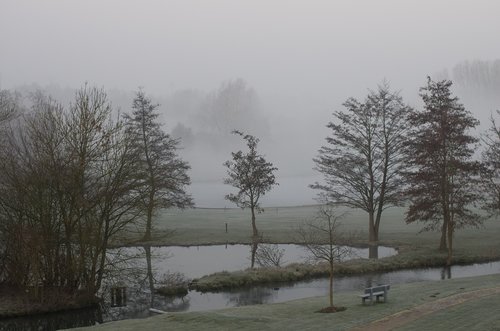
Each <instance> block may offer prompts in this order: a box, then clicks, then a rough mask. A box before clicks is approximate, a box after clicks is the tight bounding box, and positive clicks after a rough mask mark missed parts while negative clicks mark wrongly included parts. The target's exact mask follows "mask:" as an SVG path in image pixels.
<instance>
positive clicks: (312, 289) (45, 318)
mask: <svg viewBox="0 0 500 331" xmlns="http://www.w3.org/2000/svg"><path fill="white" fill-rule="evenodd" d="M286 248H287V252H286V254H287V257H286V258H285V260H287V262H293V260H294V259H295V258H299V259H303V257H304V255H305V254H304V252H303V251H302V250H301V249H300V247H297V246H296V245H289V247H286ZM127 250H128V253H131V254H136V253H141V248H127ZM152 250H153V252H154V254H153V257H152V260H153V264H157V267H158V268H157V269H158V270H157V271H158V272H162V271H165V270H175V271H177V270H182V272H185V273H186V274H187V275H190V276H189V277H199V275H201V274H205V271H208V273H210V272H212V271H221V270H224V269H225V270H238V269H242V268H243V269H244V268H246V267H248V265H249V261H248V259H247V256H248V255H249V246H248V245H232V246H231V245H228V248H227V249H226V247H225V245H223V246H210V247H207V246H200V247H157V248H153V249H152ZM143 252H144V251H143V250H142V255H144V253H143ZM195 252H197V253H196V254H195ZM207 252H212V253H210V254H209V253H207ZM214 252H218V253H219V254H223V255H221V257H220V258H219V259H217V260H213V257H212V260H210V261H206V259H208V258H209V257H211V256H213V255H212V254H214ZM226 253H228V254H227V256H226V255H224V254H226ZM394 253H396V251H394V250H391V249H387V250H386V249H381V250H380V251H379V254H380V256H384V255H385V254H388V255H391V254H394ZM169 254H170V255H172V254H173V255H174V256H172V257H170V258H167V257H168V256H169ZM183 254H185V255H183ZM190 254H195V255H196V256H197V257H193V256H191V255H190ZM357 254H360V255H361V254H367V249H365V250H363V249H362V250H360V251H359V252H357ZM233 255H237V256H238V258H233ZM176 257H177V259H176ZM142 259H144V257H142ZM288 259H289V260H288ZM186 260H188V261H190V263H189V264H184V263H182V261H186ZM141 263H142V262H141ZM134 264H135V263H134ZM192 265H196V267H191V266H192ZM496 273H500V262H493V263H483V264H474V265H468V266H453V267H451V268H448V269H443V268H430V269H414V270H401V271H394V272H388V273H374V274H365V275H360V276H349V277H336V278H335V282H334V286H335V292H337V293H338V292H345V291H361V290H362V289H363V288H364V287H367V286H371V285H373V284H379V283H389V284H393V285H396V284H401V283H410V282H416V281H425V280H440V279H448V278H461V277H469V276H478V275H487V274H496ZM327 294H328V280H327V279H317V280H310V281H302V282H296V283H293V284H283V283H281V284H268V285H267V286H256V287H252V288H246V289H238V290H234V291H225V292H219V293H200V292H197V291H189V293H188V295H186V296H185V297H184V298H168V297H163V296H160V295H154V297H153V298H152V297H151V293H150V292H149V290H148V289H147V286H145V287H129V288H128V289H127V295H128V301H127V305H126V306H125V307H110V306H109V303H108V304H107V305H106V306H105V307H104V308H103V309H102V310H95V309H87V310H78V311H69V312H64V313H54V314H45V315H40V316H30V317H23V318H13V319H4V320H0V330H56V329H58V328H69V327H77V326H83V325H93V324H95V323H96V322H99V323H102V322H106V321H111V320H119V319H128V318H142V317H147V316H150V315H151V313H150V312H149V308H150V307H153V308H156V309H160V310H164V311H168V312H173V311H203V310H212V309H220V308H228V307H236V306H244V305H250V304H268V303H278V302H285V301H290V300H295V299H301V298H307V297H313V296H326V295H327Z"/></svg>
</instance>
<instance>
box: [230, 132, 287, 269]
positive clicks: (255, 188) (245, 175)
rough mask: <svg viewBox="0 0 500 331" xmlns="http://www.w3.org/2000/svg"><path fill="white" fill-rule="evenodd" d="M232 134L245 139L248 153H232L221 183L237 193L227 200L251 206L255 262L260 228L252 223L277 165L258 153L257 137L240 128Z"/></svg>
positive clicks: (268, 189)
mask: <svg viewBox="0 0 500 331" xmlns="http://www.w3.org/2000/svg"><path fill="white" fill-rule="evenodd" d="M233 133H234V134H235V135H238V136H241V137H242V138H243V140H245V141H246V144H247V147H248V152H247V153H243V151H238V152H236V153H235V152H232V153H231V156H232V160H229V161H226V162H224V166H225V167H226V168H227V176H228V177H227V178H225V179H224V184H228V185H232V186H234V187H235V188H237V189H238V192H237V193H236V194H232V193H231V194H228V195H226V199H227V200H229V201H231V202H233V203H235V204H236V205H237V206H238V207H240V208H242V209H244V208H250V211H251V213H252V234H253V236H252V239H253V240H252V241H253V244H254V248H253V249H252V263H251V267H252V268H253V267H254V263H255V251H256V250H257V244H256V243H257V241H258V238H259V231H258V230H257V225H256V223H255V212H261V211H262V208H260V198H261V197H262V196H263V195H265V194H266V193H267V192H269V191H270V190H271V189H272V187H273V186H274V185H278V183H277V182H276V178H275V176H274V172H275V171H276V170H278V168H276V167H274V166H273V164H272V163H270V162H267V161H266V159H265V158H264V156H262V155H260V154H258V153H257V144H258V143H259V139H258V138H255V137H254V136H252V135H249V134H244V133H242V132H240V131H233Z"/></svg>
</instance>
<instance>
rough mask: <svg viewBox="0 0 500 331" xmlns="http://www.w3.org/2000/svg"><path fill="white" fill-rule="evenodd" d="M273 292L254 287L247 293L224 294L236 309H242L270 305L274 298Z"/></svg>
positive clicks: (268, 289)
mask: <svg viewBox="0 0 500 331" xmlns="http://www.w3.org/2000/svg"><path fill="white" fill-rule="evenodd" d="M273 291H274V290H273V289H271V288H265V287H253V288H250V289H248V290H245V291H239V292H234V293H231V292H230V293H224V296H226V297H227V299H228V300H229V302H231V303H234V305H235V306H236V307H240V306H247V305H257V304H265V303H268V302H269V301H270V300H271V298H272V297H273V296H274V293H273Z"/></svg>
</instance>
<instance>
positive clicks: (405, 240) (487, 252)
mask: <svg viewBox="0 0 500 331" xmlns="http://www.w3.org/2000/svg"><path fill="white" fill-rule="evenodd" d="M317 210H318V207H317V206H301V207H283V208H266V209H265V211H264V213H261V214H258V216H257V226H258V228H259V231H260V232H261V233H262V234H263V237H264V240H265V241H267V242H273V243H298V237H297V228H298V227H299V225H300V224H301V223H302V222H304V220H306V219H311V218H313V217H314V216H315V214H316V212H317ZM343 211H347V215H346V216H345V218H344V219H343V221H342V223H343V231H346V232H355V233H357V234H358V236H357V242H356V244H357V245H366V244H367V237H368V234H367V227H368V225H367V224H368V220H367V216H366V213H364V212H362V211H356V210H341V212H343ZM404 212H405V210H404V209H403V208H392V209H388V210H387V211H386V212H385V213H384V215H383V219H382V222H381V225H380V244H381V245H387V246H392V247H396V248H398V250H399V254H398V255H397V256H394V257H390V258H384V259H380V260H376V261H374V260H356V261H351V262H348V263H345V264H342V265H339V266H338V267H337V268H336V273H337V274H343V275H346V274H359V273H367V272H384V271H393V270H398V269H409V268H422V267H439V266H443V264H444V261H445V260H446V254H444V253H442V252H439V251H438V250H437V246H438V244H439V233H437V232H423V233H420V230H421V225H420V224H410V225H407V224H406V223H405V222H404ZM155 224H156V232H155V233H156V239H155V240H154V242H153V243H152V244H156V245H203V244H225V243H250V242H251V238H250V235H251V233H252V229H251V225H250V215H249V211H248V210H241V209H187V210H173V209H172V210H167V211H164V212H163V213H162V214H161V215H159V216H158V217H157V218H156V222H155ZM226 224H227V229H228V230H227V232H226ZM170 229H175V233H174V234H168V233H169V230H170ZM167 234H168V235H167ZM499 234H500V221H498V220H495V219H489V220H486V221H485V223H484V227H483V228H480V229H464V230H460V231H457V232H456V234H455V238H454V258H453V263H454V264H468V263H475V262H486V261H492V260H500V240H498V235H499ZM126 240H128V242H129V243H130V244H132V245H134V244H136V243H135V241H134V238H126ZM326 274H327V270H326V268H325V267H322V266H307V265H293V266H289V267H287V268H282V269H266V270H251V271H238V272H231V273H229V272H221V273H217V274H214V275H209V276H206V277H203V278H201V279H199V280H198V282H197V283H196V285H195V288H196V289H198V290H201V291H209V290H220V289H225V288H235V287H241V286H249V285H255V284H262V283H269V282H286V281H296V280H302V279H307V278H314V277H322V276H325V275H326Z"/></svg>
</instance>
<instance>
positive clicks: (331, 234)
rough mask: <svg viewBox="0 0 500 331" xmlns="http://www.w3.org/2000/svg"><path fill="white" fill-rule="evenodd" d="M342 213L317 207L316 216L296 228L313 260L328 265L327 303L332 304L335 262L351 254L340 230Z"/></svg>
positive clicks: (328, 208)
mask: <svg viewBox="0 0 500 331" xmlns="http://www.w3.org/2000/svg"><path fill="white" fill-rule="evenodd" d="M341 218H342V215H338V214H336V211H335V209H333V208H332V207H329V206H323V207H321V208H320V209H319V211H318V214H317V216H316V218H314V219H313V220H310V221H307V222H305V223H304V224H303V225H301V227H300V228H299V229H298V235H299V238H300V242H301V243H300V245H302V246H303V247H304V248H305V249H306V250H307V251H308V252H309V254H310V257H311V259H312V260H313V261H316V262H327V263H328V267H329V269H328V270H329V277H330V282H329V303H330V307H331V308H333V309H334V310H335V308H338V307H335V306H334V305H333V273H334V267H335V265H336V264H337V263H340V262H342V260H344V259H345V258H346V257H349V256H350V255H351V254H352V249H351V248H350V247H349V246H347V244H349V239H348V237H347V236H346V234H344V233H342V232H341V231H340V227H341V223H340V220H341Z"/></svg>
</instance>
